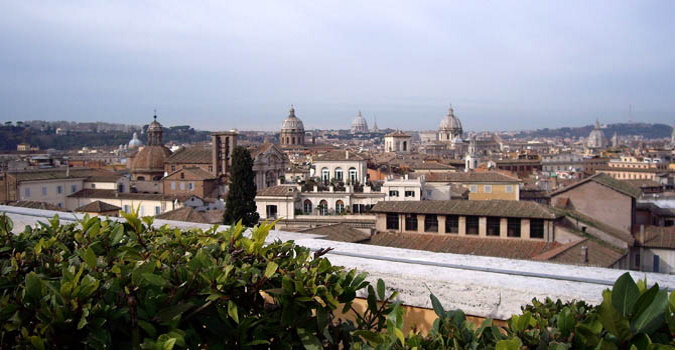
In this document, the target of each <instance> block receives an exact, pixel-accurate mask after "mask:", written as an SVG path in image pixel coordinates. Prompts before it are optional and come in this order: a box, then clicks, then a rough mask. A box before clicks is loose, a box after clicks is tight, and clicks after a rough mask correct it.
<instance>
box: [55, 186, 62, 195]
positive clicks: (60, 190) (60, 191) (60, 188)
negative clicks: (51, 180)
mask: <svg viewBox="0 0 675 350" xmlns="http://www.w3.org/2000/svg"><path fill="white" fill-rule="evenodd" d="M56 193H58V194H61V193H63V186H61V185H58V186H56Z"/></svg>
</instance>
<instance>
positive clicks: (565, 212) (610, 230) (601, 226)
mask: <svg viewBox="0 0 675 350" xmlns="http://www.w3.org/2000/svg"><path fill="white" fill-rule="evenodd" d="M551 210H552V211H553V212H555V213H556V214H557V215H559V216H567V217H569V218H570V219H572V220H573V221H579V222H582V223H584V224H586V225H589V226H592V227H595V228H596V229H598V230H600V231H602V232H604V233H607V234H609V235H610V236H613V237H615V238H618V239H620V240H622V241H624V242H626V243H628V245H629V246H632V245H633V243H635V239H634V238H633V236H632V235H631V234H630V233H629V232H627V231H623V230H620V229H618V228H615V227H614V226H611V225H608V224H606V223H604V222H601V221H598V220H596V219H594V218H592V217H590V216H588V215H585V214H582V213H580V212H578V211H576V210H572V209H564V208H551ZM589 234H590V233H589Z"/></svg>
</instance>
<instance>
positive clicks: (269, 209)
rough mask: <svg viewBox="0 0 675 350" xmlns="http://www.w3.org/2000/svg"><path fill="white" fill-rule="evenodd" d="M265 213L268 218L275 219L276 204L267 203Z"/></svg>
mask: <svg viewBox="0 0 675 350" xmlns="http://www.w3.org/2000/svg"><path fill="white" fill-rule="evenodd" d="M265 213H266V214H267V218H268V219H276V218H277V206H276V205H268V206H267V207H266V208H265Z"/></svg>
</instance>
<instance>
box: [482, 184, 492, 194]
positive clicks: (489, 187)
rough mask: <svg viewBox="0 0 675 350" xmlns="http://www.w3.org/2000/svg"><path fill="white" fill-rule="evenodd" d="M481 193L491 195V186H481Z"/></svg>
mask: <svg viewBox="0 0 675 350" xmlns="http://www.w3.org/2000/svg"><path fill="white" fill-rule="evenodd" d="M483 192H485V193H492V185H483Z"/></svg>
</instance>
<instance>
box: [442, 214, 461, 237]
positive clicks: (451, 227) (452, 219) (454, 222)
mask: <svg viewBox="0 0 675 350" xmlns="http://www.w3.org/2000/svg"><path fill="white" fill-rule="evenodd" d="M445 233H459V216H457V215H448V216H446V217H445Z"/></svg>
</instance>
